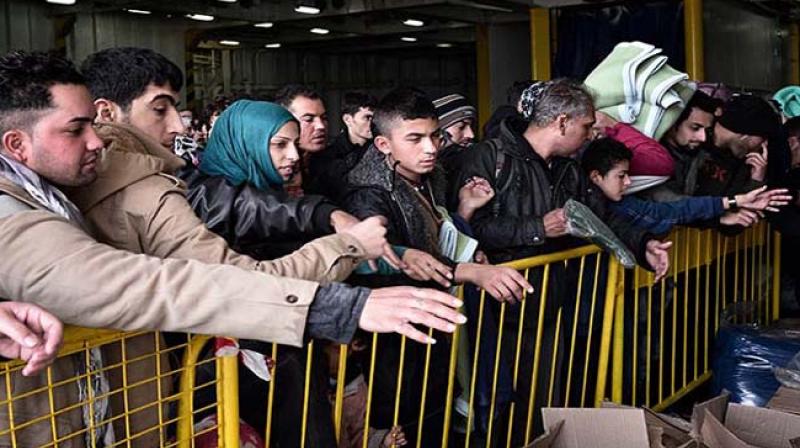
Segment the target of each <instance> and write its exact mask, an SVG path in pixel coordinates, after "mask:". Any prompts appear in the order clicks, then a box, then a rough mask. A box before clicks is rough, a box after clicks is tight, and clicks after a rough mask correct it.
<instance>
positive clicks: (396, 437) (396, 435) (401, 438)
mask: <svg viewBox="0 0 800 448" xmlns="http://www.w3.org/2000/svg"><path fill="white" fill-rule="evenodd" d="M406 444H408V441H407V440H406V435H405V433H404V432H403V427H402V426H400V425H397V426H395V427H393V428H392V430H391V431H389V432H387V433H386V437H384V438H383V443H382V444H381V447H382V448H392V447H395V446H406Z"/></svg>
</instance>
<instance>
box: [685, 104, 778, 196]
mask: <svg viewBox="0 0 800 448" xmlns="http://www.w3.org/2000/svg"><path fill="white" fill-rule="evenodd" d="M780 130H781V122H780V117H779V115H778V114H777V112H776V111H775V110H774V109H773V108H772V106H770V105H769V103H768V102H767V101H766V100H764V99H762V98H759V97H757V96H755V95H738V96H734V97H733V98H732V99H731V100H730V101H729V102H728V103H726V104H725V107H724V110H723V112H722V115H721V116H720V117H719V119H718V120H717V122H716V123H715V124H714V132H713V133H712V135H711V138H710V139H709V141H708V142H707V144H706V145H705V146H704V148H703V149H704V151H705V152H706V153H707V154H708V156H707V157H706V159H705V160H704V161H703V165H702V166H701V167H700V169H699V175H698V181H697V187H696V189H695V191H694V194H696V195H708V196H730V195H734V194H738V193H743V192H745V191H749V190H752V189H753V188H756V187H760V186H761V185H764V184H765V183H766V181H767V158H768V143H769V140H770V139H776V143H777V144H779V143H780V142H778V141H777V138H779V135H780ZM777 149H778V146H776V150H777ZM775 155H777V154H775Z"/></svg>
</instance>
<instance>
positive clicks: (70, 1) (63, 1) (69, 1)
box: [47, 0, 75, 5]
mask: <svg viewBox="0 0 800 448" xmlns="http://www.w3.org/2000/svg"><path fill="white" fill-rule="evenodd" d="M47 3H53V4H56V5H74V4H75V0H47Z"/></svg>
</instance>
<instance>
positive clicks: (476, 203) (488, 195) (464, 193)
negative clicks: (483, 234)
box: [458, 177, 494, 221]
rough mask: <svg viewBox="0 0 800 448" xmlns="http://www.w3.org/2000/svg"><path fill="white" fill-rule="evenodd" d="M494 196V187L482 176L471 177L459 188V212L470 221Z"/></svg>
mask: <svg viewBox="0 0 800 448" xmlns="http://www.w3.org/2000/svg"><path fill="white" fill-rule="evenodd" d="M493 197H494V188H492V185H491V184H490V183H489V181H487V180H486V179H484V178H482V177H471V178H469V180H467V183H466V184H464V186H463V187H461V189H460V190H458V214H459V215H460V216H461V217H462V218H464V219H465V220H467V221H469V220H470V219H472V215H473V214H474V213H475V211H476V210H478V209H480V208H481V207H483V206H484V205H486V204H487V203H489V201H491V200H492V198H493Z"/></svg>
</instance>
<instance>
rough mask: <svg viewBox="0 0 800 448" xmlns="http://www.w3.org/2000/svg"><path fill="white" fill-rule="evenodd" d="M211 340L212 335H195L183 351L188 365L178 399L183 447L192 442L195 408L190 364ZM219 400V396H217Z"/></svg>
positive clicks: (181, 382)
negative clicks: (193, 412)
mask: <svg viewBox="0 0 800 448" xmlns="http://www.w3.org/2000/svg"><path fill="white" fill-rule="evenodd" d="M209 340H211V337H210V336H194V337H192V339H191V340H190V341H189V344H188V346H187V347H186V351H185V352H184V353H183V365H184V366H187V367H186V368H185V369H184V370H183V371H181V379H180V399H179V400H178V416H179V417H178V428H177V430H178V435H177V437H178V441H179V445H178V446H180V447H181V448H188V447H190V446H192V445H193V443H192V432H193V431H192V430H193V424H194V423H193V422H192V409H193V408H194V394H193V391H194V382H195V371H194V369H193V368H189V367H188V366H194V365H195V364H197V358H198V357H199V356H200V352H201V351H202V350H203V346H205V344H206V343H207V342H208V341H209ZM217 401H219V397H217Z"/></svg>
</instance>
